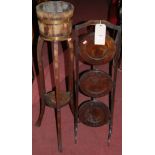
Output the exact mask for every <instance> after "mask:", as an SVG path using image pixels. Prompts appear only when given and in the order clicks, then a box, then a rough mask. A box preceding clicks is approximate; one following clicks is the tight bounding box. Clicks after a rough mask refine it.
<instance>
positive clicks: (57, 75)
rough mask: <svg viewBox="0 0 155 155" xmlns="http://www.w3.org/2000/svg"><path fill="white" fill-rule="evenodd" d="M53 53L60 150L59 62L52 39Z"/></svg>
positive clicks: (59, 144) (60, 144) (59, 148)
mask: <svg viewBox="0 0 155 155" xmlns="http://www.w3.org/2000/svg"><path fill="white" fill-rule="evenodd" d="M53 52H54V54H53V59H54V60H53V65H54V78H55V85H56V95H55V96H56V126H57V140H58V150H59V151H60V152H62V136H61V111H60V109H59V107H60V75H59V62H58V41H54V51H53Z"/></svg>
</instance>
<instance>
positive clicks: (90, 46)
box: [79, 34, 116, 65]
mask: <svg viewBox="0 0 155 155" xmlns="http://www.w3.org/2000/svg"><path fill="white" fill-rule="evenodd" d="M115 53H116V45H115V42H114V40H113V39H112V38H111V37H110V36H109V35H106V41H105V45H95V44H94V34H88V35H85V36H84V37H82V39H81V40H80V53H79V54H80V58H81V59H82V61H84V62H86V63H88V64H92V65H102V64H106V63H108V62H109V61H111V60H112V59H113V57H114V55H115Z"/></svg>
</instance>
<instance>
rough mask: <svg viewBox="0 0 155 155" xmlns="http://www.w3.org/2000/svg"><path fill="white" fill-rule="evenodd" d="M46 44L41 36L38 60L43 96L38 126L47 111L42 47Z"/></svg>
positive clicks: (41, 95)
mask: <svg viewBox="0 0 155 155" xmlns="http://www.w3.org/2000/svg"><path fill="white" fill-rule="evenodd" d="M43 45H44V40H43V39H42V38H41V37H39V38H38V44H37V60H38V67H39V86H40V87H39V89H40V91H39V92H40V97H41V102H40V113H39V117H38V120H37V122H36V126H40V125H41V122H42V119H43V115H44V112H45V102H44V98H43V96H44V94H45V92H46V90H45V78H44V68H43V60H42V58H43V52H42V48H43Z"/></svg>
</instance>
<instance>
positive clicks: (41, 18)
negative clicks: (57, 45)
mask: <svg viewBox="0 0 155 155" xmlns="http://www.w3.org/2000/svg"><path fill="white" fill-rule="evenodd" d="M36 11H37V17H38V24H39V31H40V35H41V36H42V38H43V39H44V40H48V41H53V40H54V41H62V40H67V39H68V38H69V37H70V34H71V31H72V21H71V17H72V16H73V11H74V6H73V5H72V4H71V3H68V2H64V1H49V2H43V3H40V4H38V5H37V7H36Z"/></svg>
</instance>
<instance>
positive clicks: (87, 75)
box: [79, 70, 113, 97]
mask: <svg viewBox="0 0 155 155" xmlns="http://www.w3.org/2000/svg"><path fill="white" fill-rule="evenodd" d="M79 86H80V89H81V91H82V92H83V93H84V94H85V95H87V96H89V97H102V96H104V95H106V94H108V93H109V92H110V91H111V90H112V88H113V82H112V80H111V77H110V76H109V75H108V74H107V73H105V72H103V71H100V70H89V71H87V72H84V73H83V74H82V75H81V77H80V80H79Z"/></svg>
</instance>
